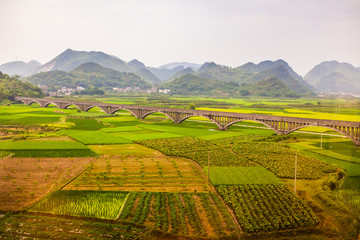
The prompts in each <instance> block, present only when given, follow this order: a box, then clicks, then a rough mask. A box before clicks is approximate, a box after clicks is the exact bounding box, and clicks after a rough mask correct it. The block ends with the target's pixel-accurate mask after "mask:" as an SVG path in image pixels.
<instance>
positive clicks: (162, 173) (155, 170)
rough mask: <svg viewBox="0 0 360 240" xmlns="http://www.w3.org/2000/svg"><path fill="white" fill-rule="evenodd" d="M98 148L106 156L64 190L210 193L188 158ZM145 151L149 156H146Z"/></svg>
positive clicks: (130, 148)
mask: <svg viewBox="0 0 360 240" xmlns="http://www.w3.org/2000/svg"><path fill="white" fill-rule="evenodd" d="M94 147H95V146H94ZM105 147H106V146H105ZM95 148H96V149H98V150H95V151H99V150H101V152H102V153H103V154H106V156H107V157H100V158H97V159H96V160H95V161H93V162H92V164H91V165H90V166H89V167H88V168H87V169H86V170H85V171H84V172H83V173H82V174H81V175H80V176H79V177H78V178H76V179H75V180H74V181H72V182H71V183H70V184H68V185H67V186H66V187H65V188H64V189H68V190H70V189H71V190H98V189H101V190H111V191H114V190H115V191H154V192H162V191H163V192H208V191H209V186H208V185H207V183H206V181H205V180H204V178H203V177H202V175H201V172H200V170H199V169H198V168H196V166H194V165H193V164H192V163H191V161H189V160H188V159H183V158H175V157H167V156H164V155H162V154H161V153H159V152H157V151H154V150H152V149H146V148H145V147H142V146H138V145H136V144H127V145H122V146H116V148H115V149H116V150H113V149H114V147H113V148H112V149H111V148H110V150H111V151H109V150H108V149H109V148H105V149H103V146H101V147H99V146H96V147H95ZM144 152H145V153H146V155H143V153H144ZM109 153H110V154H109ZM121 153H123V154H121ZM109 155H110V156H109ZM116 155H117V156H116Z"/></svg>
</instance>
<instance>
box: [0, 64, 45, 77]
mask: <svg viewBox="0 0 360 240" xmlns="http://www.w3.org/2000/svg"><path fill="white" fill-rule="evenodd" d="M40 67H41V63H39V62H37V61H35V60H32V61H30V62H28V63H25V62H22V61H14V62H8V63H5V64H2V65H0V71H2V72H3V73H6V74H8V75H10V76H14V75H19V76H29V75H32V74H34V73H36V72H37V70H38V69H39V68H40Z"/></svg>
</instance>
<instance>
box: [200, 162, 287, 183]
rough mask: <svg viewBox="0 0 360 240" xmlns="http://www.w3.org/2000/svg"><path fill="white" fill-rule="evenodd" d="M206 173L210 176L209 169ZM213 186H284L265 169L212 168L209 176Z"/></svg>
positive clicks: (206, 169) (205, 169)
mask: <svg viewBox="0 0 360 240" xmlns="http://www.w3.org/2000/svg"><path fill="white" fill-rule="evenodd" d="M204 171H205V173H206V174H208V168H207V167H205V168H204ZM208 176H209V177H210V181H211V183H212V184H213V185H215V186H218V185H239V184H283V182H282V181H281V180H280V179H279V178H277V177H276V176H275V175H274V174H273V173H272V172H270V171H269V170H267V169H266V168H263V167H210V173H209V175H208Z"/></svg>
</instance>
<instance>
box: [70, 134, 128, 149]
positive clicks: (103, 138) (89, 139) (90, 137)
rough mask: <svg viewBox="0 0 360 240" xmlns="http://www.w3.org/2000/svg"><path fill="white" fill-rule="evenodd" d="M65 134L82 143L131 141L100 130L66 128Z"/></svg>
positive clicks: (122, 142)
mask: <svg viewBox="0 0 360 240" xmlns="http://www.w3.org/2000/svg"><path fill="white" fill-rule="evenodd" d="M65 134H66V135H68V136H69V137H72V138H73V139H75V140H77V141H79V142H82V143H83V144H100V145H101V144H125V143H131V141H129V140H127V139H125V138H122V137H120V136H117V135H114V134H111V133H105V132H102V131H79V130H67V131H65Z"/></svg>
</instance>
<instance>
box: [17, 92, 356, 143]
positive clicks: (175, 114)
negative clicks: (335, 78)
mask: <svg viewBox="0 0 360 240" xmlns="http://www.w3.org/2000/svg"><path fill="white" fill-rule="evenodd" d="M15 101H18V102H23V103H24V104H27V105H31V104H32V103H38V104H40V106H41V107H47V106H48V105H50V104H54V105H56V106H57V107H58V108H61V109H65V108H68V107H69V106H72V105H73V106H76V107H77V108H79V109H80V110H81V111H85V112H86V111H88V110H89V109H91V108H94V107H98V108H100V109H102V110H103V111H104V112H105V113H107V114H113V113H115V112H116V111H119V110H126V111H129V112H130V113H131V114H132V115H134V116H135V117H137V118H139V119H144V118H145V117H146V116H148V115H150V114H152V113H162V114H164V115H166V116H168V117H169V118H170V119H171V120H172V121H173V122H174V123H181V122H183V121H184V120H186V119H187V118H190V117H194V116H201V117H205V118H207V119H209V120H210V121H212V122H213V123H215V124H216V125H217V126H218V127H219V130H225V129H227V128H228V127H229V126H231V125H233V124H234V123H237V122H241V121H246V120H248V121H255V122H259V123H262V124H263V125H265V126H267V127H269V128H270V129H272V130H273V131H274V132H275V133H276V134H281V135H286V134H289V133H291V132H293V131H296V130H298V129H300V128H304V127H309V126H318V127H325V128H329V129H332V130H334V131H336V132H339V133H341V134H343V135H345V136H346V137H347V138H349V139H350V140H352V141H353V142H354V143H355V145H357V146H359V145H360V122H352V121H337V120H323V119H311V118H297V117H282V116H270V115H263V114H246V113H231V112H217V111H203V110H190V109H178V108H163V107H150V106H136V105H123V104H110V103H101V102H82V101H72V100H60V99H45V98H27V97H16V98H15Z"/></svg>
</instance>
